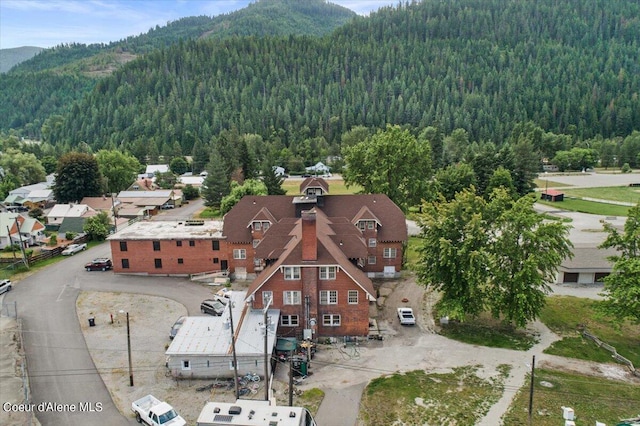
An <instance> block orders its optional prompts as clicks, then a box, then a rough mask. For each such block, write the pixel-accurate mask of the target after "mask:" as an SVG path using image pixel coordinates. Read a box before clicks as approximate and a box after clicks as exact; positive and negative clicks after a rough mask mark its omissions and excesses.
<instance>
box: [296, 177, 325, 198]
mask: <svg viewBox="0 0 640 426" xmlns="http://www.w3.org/2000/svg"><path fill="white" fill-rule="evenodd" d="M307 188H322V191H323V192H325V193H327V192H329V184H328V183H327V181H326V180H324V179H322V178H319V177H308V178H306V179H305V180H303V181H302V183H301V184H300V193H301V194H302V193H304V192H305V191H306V190H307Z"/></svg>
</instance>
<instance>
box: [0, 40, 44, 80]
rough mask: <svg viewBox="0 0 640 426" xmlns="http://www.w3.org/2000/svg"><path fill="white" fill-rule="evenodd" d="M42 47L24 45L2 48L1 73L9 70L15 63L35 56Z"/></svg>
mask: <svg viewBox="0 0 640 426" xmlns="http://www.w3.org/2000/svg"><path fill="white" fill-rule="evenodd" d="M41 50H42V47H35V46H22V47H14V48H11V49H0V73H3V72H7V71H9V70H10V69H11V68H13V67H14V66H15V65H17V64H19V63H21V62H24V61H26V60H28V59H31V58H33V57H34V56H35V55H36V54H38V53H39V52H40V51H41Z"/></svg>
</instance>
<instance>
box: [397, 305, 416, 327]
mask: <svg viewBox="0 0 640 426" xmlns="http://www.w3.org/2000/svg"><path fill="white" fill-rule="evenodd" d="M398 319H399V320H400V324H402V325H416V317H415V316H413V309H411V308H398Z"/></svg>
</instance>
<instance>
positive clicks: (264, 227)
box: [262, 222, 271, 232]
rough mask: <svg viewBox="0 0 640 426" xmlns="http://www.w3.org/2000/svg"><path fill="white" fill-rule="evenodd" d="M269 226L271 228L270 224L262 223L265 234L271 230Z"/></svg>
mask: <svg viewBox="0 0 640 426" xmlns="http://www.w3.org/2000/svg"><path fill="white" fill-rule="evenodd" d="M269 226H271V223H270V222H262V229H264V231H265V232H266V231H267V229H269Z"/></svg>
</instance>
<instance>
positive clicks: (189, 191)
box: [182, 183, 200, 200]
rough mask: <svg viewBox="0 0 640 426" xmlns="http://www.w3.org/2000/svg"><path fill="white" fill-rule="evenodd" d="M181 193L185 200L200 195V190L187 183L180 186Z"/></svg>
mask: <svg viewBox="0 0 640 426" xmlns="http://www.w3.org/2000/svg"><path fill="white" fill-rule="evenodd" d="M182 194H183V195H184V198H185V199H186V200H193V199H195V198H198V197H199V196H200V191H198V188H196V187H194V186H193V185H191V184H190V183H188V184H187V185H185V187H184V188H182Z"/></svg>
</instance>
